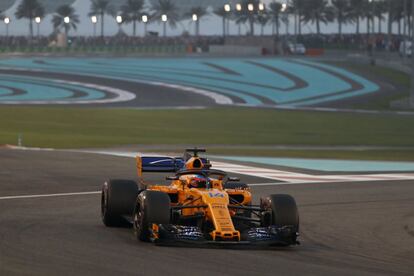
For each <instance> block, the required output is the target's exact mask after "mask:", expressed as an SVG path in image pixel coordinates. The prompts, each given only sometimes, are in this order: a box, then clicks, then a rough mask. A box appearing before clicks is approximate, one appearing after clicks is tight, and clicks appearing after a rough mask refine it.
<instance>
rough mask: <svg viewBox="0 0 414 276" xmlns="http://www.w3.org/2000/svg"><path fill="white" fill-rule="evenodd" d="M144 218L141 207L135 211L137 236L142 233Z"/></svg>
mask: <svg viewBox="0 0 414 276" xmlns="http://www.w3.org/2000/svg"><path fill="white" fill-rule="evenodd" d="M142 219H143V216H142V211H141V208H139V210H138V212H135V215H134V228H135V233H136V235H137V237H138V236H139V235H141V232H142Z"/></svg>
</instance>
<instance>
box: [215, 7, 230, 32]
mask: <svg viewBox="0 0 414 276" xmlns="http://www.w3.org/2000/svg"><path fill="white" fill-rule="evenodd" d="M214 14H215V15H217V16H219V17H221V19H222V24H223V37H225V36H226V21H227V17H228V16H229V12H227V11H226V10H225V9H224V7H221V8H217V9H215V10H214Z"/></svg>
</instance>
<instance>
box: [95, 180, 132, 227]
mask: <svg viewBox="0 0 414 276" xmlns="http://www.w3.org/2000/svg"><path fill="white" fill-rule="evenodd" d="M138 192H139V189H138V185H137V183H136V182H135V181H132V180H109V181H107V182H105V183H104V185H103V187H102V195H101V216H102V222H103V223H104V224H105V225H106V226H108V227H121V226H126V225H127V222H126V221H125V220H124V218H123V216H132V213H133V211H134V206H135V200H136V198H137V196H138Z"/></svg>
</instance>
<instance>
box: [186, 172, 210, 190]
mask: <svg viewBox="0 0 414 276" xmlns="http://www.w3.org/2000/svg"><path fill="white" fill-rule="evenodd" d="M206 187H207V179H206V177H205V176H203V175H198V174H197V175H195V176H194V177H192V178H191V179H190V188H206Z"/></svg>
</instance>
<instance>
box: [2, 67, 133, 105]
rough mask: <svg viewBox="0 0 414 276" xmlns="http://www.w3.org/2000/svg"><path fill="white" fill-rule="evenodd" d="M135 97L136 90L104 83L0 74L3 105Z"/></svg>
mask: <svg viewBox="0 0 414 276" xmlns="http://www.w3.org/2000/svg"><path fill="white" fill-rule="evenodd" d="M135 98H136V95H135V94H134V93H131V92H128V91H125V90H121V89H118V88H114V87H108V86H103V85H97V84H90V83H83V82H82V83H81V82H74V81H65V80H54V79H46V78H38V77H36V78H34V77H27V76H17V75H2V74H0V103H2V104H108V103H117V102H128V101H131V100H134V99H135Z"/></svg>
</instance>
